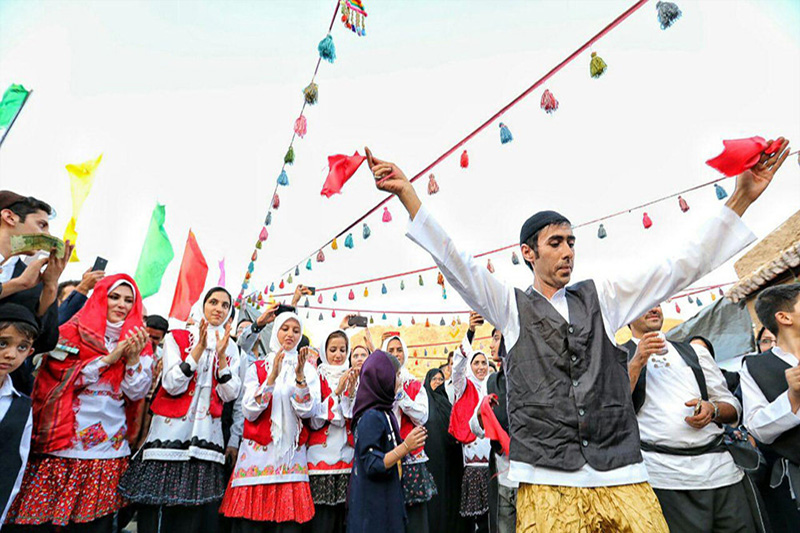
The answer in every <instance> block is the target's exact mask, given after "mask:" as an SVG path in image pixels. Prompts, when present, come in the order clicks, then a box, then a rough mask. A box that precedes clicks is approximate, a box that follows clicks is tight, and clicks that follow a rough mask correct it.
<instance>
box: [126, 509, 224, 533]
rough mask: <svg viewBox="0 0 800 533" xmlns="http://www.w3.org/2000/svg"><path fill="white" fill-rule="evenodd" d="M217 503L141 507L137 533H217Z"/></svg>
mask: <svg viewBox="0 0 800 533" xmlns="http://www.w3.org/2000/svg"><path fill="white" fill-rule="evenodd" d="M219 505H220V502H219V501H214V502H211V503H207V504H205V505H191V506H189V505H141V506H139V512H138V515H137V516H138V519H137V521H136V526H137V531H138V532H139V533H177V532H179V531H192V532H195V533H218V531H219V514H218V511H219Z"/></svg>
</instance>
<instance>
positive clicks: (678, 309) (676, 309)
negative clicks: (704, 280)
mask: <svg viewBox="0 0 800 533" xmlns="http://www.w3.org/2000/svg"><path fill="white" fill-rule="evenodd" d="M675 312H676V313H678V314H680V312H681V306H680V305H678V302H675Z"/></svg>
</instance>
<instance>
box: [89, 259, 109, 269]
mask: <svg viewBox="0 0 800 533" xmlns="http://www.w3.org/2000/svg"><path fill="white" fill-rule="evenodd" d="M107 265H108V259H105V258H102V257H100V256H99V255H98V256H97V258H96V259H95V260H94V266H92V272H97V271H98V270H103V271H105V269H106V266H107Z"/></svg>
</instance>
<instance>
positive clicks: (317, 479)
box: [308, 474, 350, 505]
mask: <svg viewBox="0 0 800 533" xmlns="http://www.w3.org/2000/svg"><path fill="white" fill-rule="evenodd" d="M308 483H309V485H311V498H312V499H313V500H314V505H339V504H340V503H344V502H346V501H347V486H348V484H349V483H350V474H327V475H326V474H321V475H316V476H308Z"/></svg>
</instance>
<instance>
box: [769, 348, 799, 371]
mask: <svg viewBox="0 0 800 533" xmlns="http://www.w3.org/2000/svg"><path fill="white" fill-rule="evenodd" d="M772 353H774V354H775V355H777V356H778V358H780V359H781V360H782V361H784V362H786V363H787V364H789V365H791V366H797V364H798V360H799V359H800V357H797V356H795V355H793V354H790V353H789V352H787V351H784V350H782V349H781V348H780V347H779V346H775V347H774V348H773V349H772Z"/></svg>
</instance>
